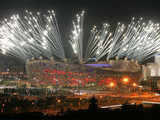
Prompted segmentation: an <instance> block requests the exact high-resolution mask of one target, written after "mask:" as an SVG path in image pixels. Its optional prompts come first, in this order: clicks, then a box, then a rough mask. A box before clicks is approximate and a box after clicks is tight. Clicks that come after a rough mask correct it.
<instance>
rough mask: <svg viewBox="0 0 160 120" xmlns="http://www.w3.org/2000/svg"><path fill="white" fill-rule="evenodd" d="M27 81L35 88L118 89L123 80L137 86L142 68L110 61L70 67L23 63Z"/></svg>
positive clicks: (57, 63)
mask: <svg viewBox="0 0 160 120" xmlns="http://www.w3.org/2000/svg"><path fill="white" fill-rule="evenodd" d="M26 71H27V74H28V76H29V81H30V82H31V83H32V84H37V85H38V86H46V87H47V86H48V85H52V86H59V87H77V86H78V87H83V88H109V87H114V86H118V85H119V84H120V83H121V82H122V80H123V78H125V79H127V80H129V81H130V83H129V84H128V85H132V84H133V83H136V84H138V82H139V80H140V79H141V77H142V73H141V66H140V65H139V64H138V63H137V62H136V61H133V60H131V61H130V60H127V59H125V60H109V61H100V62H94V63H91V64H70V63H64V62H57V61H54V60H53V59H51V60H43V59H39V60H34V59H32V60H29V61H27V62H26Z"/></svg>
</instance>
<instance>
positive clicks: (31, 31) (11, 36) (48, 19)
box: [0, 10, 65, 60]
mask: <svg viewBox="0 0 160 120" xmlns="http://www.w3.org/2000/svg"><path fill="white" fill-rule="evenodd" d="M0 46H1V51H2V53H3V54H6V53H8V54H11V55H14V56H17V57H20V58H21V59H24V60H25V59H27V58H31V57H39V56H44V57H47V58H50V57H52V56H53V55H55V56H57V57H59V58H62V59H64V58H65V53H64V49H63V46H62V41H61V35H60V32H59V27H58V24H57V20H56V17H55V13H54V11H53V10H51V11H48V13H47V15H42V14H41V13H40V12H37V13H35V14H33V13H32V12H29V11H28V10H26V11H25V15H23V16H20V15H18V14H16V15H12V16H11V18H10V19H5V20H4V21H3V22H2V24H1V27H0Z"/></svg>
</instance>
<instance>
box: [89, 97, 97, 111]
mask: <svg viewBox="0 0 160 120" xmlns="http://www.w3.org/2000/svg"><path fill="white" fill-rule="evenodd" d="M89 103H90V104H89V110H97V109H98V105H97V104H98V100H97V99H96V98H95V96H93V97H92V98H91V99H90V100H89Z"/></svg>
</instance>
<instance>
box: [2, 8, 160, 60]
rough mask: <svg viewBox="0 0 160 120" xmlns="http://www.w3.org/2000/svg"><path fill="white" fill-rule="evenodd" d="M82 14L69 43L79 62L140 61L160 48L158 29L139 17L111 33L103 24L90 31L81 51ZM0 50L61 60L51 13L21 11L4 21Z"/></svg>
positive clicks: (58, 35)
mask: <svg viewBox="0 0 160 120" xmlns="http://www.w3.org/2000/svg"><path fill="white" fill-rule="evenodd" d="M84 13H85V12H84V11H82V12H81V13H80V14H77V15H76V19H74V20H73V28H72V32H71V35H70V39H69V41H68V42H69V43H70V44H71V47H72V49H73V52H74V54H75V55H76V56H77V58H78V60H79V62H80V63H82V62H83V61H84V62H86V61H88V60H89V59H90V58H95V59H96V60H97V61H98V60H100V59H101V58H104V57H106V59H111V58H115V57H117V58H125V57H126V58H128V59H135V60H138V61H139V62H142V61H144V60H146V59H148V58H150V57H152V56H153V55H154V54H155V53H156V52H157V51H158V50H159V49H160V27H159V24H156V23H153V22H152V21H148V22H144V20H143V18H140V19H135V18H132V20H131V22H130V23H129V24H128V25H124V24H121V23H118V24H117V27H116V29H115V30H113V29H111V28H112V27H111V25H109V24H108V23H104V24H103V25H102V27H101V28H100V29H99V28H97V27H96V26H94V27H93V28H92V30H91V31H90V35H89V38H88V42H87V45H86V46H87V47H86V48H84V43H86V42H83V41H84V29H85V28H84ZM0 47H1V52H2V53H3V54H7V53H8V54H11V55H14V56H17V57H20V58H22V59H24V60H26V59H27V58H32V57H39V56H44V57H46V58H51V57H53V56H57V57H58V58H61V59H65V58H66V57H65V52H64V51H65V50H64V48H63V45H62V40H61V34H60V31H59V26H58V23H57V20H56V17H55V12H54V11H53V10H51V11H48V12H47V14H45V15H44V14H42V13H40V12H37V13H32V12H29V11H25V14H23V15H18V14H16V15H12V16H11V18H10V19H4V21H2V23H1V27H0Z"/></svg>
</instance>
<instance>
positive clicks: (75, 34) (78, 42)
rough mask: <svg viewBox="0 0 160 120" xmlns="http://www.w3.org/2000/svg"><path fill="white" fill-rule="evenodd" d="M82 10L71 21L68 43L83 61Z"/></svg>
mask: <svg viewBox="0 0 160 120" xmlns="http://www.w3.org/2000/svg"><path fill="white" fill-rule="evenodd" d="M84 13H85V12H84V11H82V12H81V13H80V14H77V15H76V19H75V20H74V21H73V30H72V34H71V36H70V40H69V42H70V44H71V46H72V49H73V51H74V53H75V54H76V55H77V57H78V60H79V61H80V62H82V61H83V49H84V48H83V26H84Z"/></svg>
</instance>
